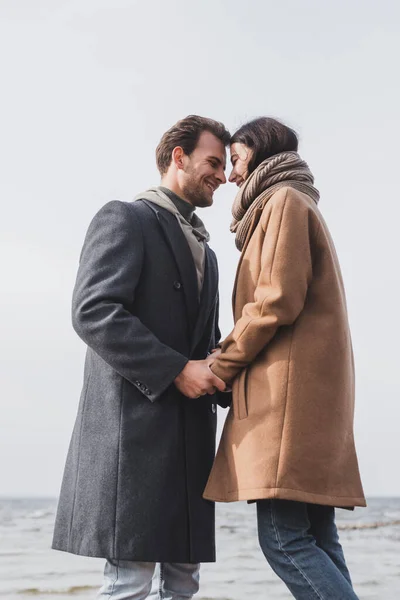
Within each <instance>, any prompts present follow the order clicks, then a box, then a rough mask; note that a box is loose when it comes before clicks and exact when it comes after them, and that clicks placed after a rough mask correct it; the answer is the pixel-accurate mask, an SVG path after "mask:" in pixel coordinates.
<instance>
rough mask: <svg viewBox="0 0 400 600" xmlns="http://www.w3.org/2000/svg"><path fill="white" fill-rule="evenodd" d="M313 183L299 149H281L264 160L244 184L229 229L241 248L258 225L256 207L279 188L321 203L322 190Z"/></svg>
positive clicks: (264, 202)
mask: <svg viewBox="0 0 400 600" xmlns="http://www.w3.org/2000/svg"><path fill="white" fill-rule="evenodd" d="M313 184H314V177H313V174H312V173H311V171H310V169H309V167H308V165H307V163H306V162H305V161H304V160H302V159H301V158H300V156H299V155H298V154H297V152H281V153H280V154H275V155H274V156H271V157H270V158H267V159H266V160H264V161H263V162H262V163H261V164H260V165H259V166H258V167H257V168H256V169H255V170H254V171H253V172H252V173H251V175H249V177H248V178H247V179H246V181H245V182H244V183H243V185H242V186H241V188H240V189H239V192H238V194H237V196H236V198H235V201H234V203H233V207H232V215H233V221H232V223H231V228H230V229H231V231H232V233H235V234H236V239H235V243H236V247H237V248H238V250H240V251H242V249H243V247H244V246H245V245H246V242H247V241H248V239H250V237H251V234H252V233H253V231H254V229H255V227H256V225H257V222H258V221H257V219H256V217H257V215H258V216H260V212H259V211H258V210H257V209H263V208H264V206H265V205H266V203H267V202H268V200H270V198H271V197H272V196H273V195H274V194H275V192H276V191H277V190H279V189H280V188H282V187H292V188H295V189H296V190H298V191H299V192H303V193H304V194H307V195H308V196H310V197H311V198H312V199H313V200H314V202H315V203H318V201H319V192H318V190H317V189H316V188H315V187H314V185H313Z"/></svg>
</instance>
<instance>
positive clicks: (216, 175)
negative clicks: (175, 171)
mask: <svg viewBox="0 0 400 600" xmlns="http://www.w3.org/2000/svg"><path fill="white" fill-rule="evenodd" d="M225 168H226V151H225V146H224V145H223V143H222V142H221V140H219V139H218V138H216V137H215V135H213V134H212V133H210V132H209V131H203V133H201V135H200V137H199V141H198V143H197V146H196V148H195V149H194V150H193V152H192V154H191V155H190V156H187V155H186V154H185V155H184V156H183V169H182V171H181V172H180V177H181V182H180V187H181V189H182V192H183V193H184V196H185V198H186V199H187V200H188V201H189V202H190V203H191V204H193V206H199V207H204V206H211V205H212V203H213V195H214V192H215V190H216V189H217V188H218V187H219V186H220V185H221V184H222V183H226V177H225V172H224V171H225Z"/></svg>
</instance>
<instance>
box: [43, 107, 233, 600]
mask: <svg viewBox="0 0 400 600" xmlns="http://www.w3.org/2000/svg"><path fill="white" fill-rule="evenodd" d="M228 142H229V133H228V132H227V130H226V129H225V127H224V126H223V125H222V124H221V123H218V122H216V121H213V120H211V119H205V118H202V117H198V116H189V117H187V118H185V119H183V120H181V121H179V122H178V123H177V124H176V125H175V126H173V127H172V128H171V129H170V130H169V131H167V132H166V133H165V134H164V135H163V137H162V139H161V141H160V143H159V146H158V148H157V151H156V159H157V166H158V169H159V171H160V173H161V178H162V180H161V183H162V186H161V187H158V188H152V189H150V190H148V191H147V192H145V193H143V194H140V195H139V196H138V197H137V198H136V199H135V201H134V202H132V203H125V202H118V201H113V202H110V203H108V204H106V205H105V206H104V207H103V208H102V209H101V210H100V211H99V212H98V213H97V215H96V216H95V217H94V219H93V221H92V223H91V225H90V227H89V230H88V233H87V235H86V239H85V243H84V246H83V250H82V254H81V260H80V266H79V271H78V276H77V281H76V285H75V290H74V295H73V310H72V314H73V325H74V328H75V330H76V332H77V333H78V335H79V336H80V337H81V338H82V339H83V340H84V342H85V343H86V344H87V346H88V350H87V356H86V363H85V374H84V386H83V391H82V396H81V401H80V405H79V409H78V415H77V420H76V424H75V428H74V432H73V435H72V440H71V445H70V449H69V453H68V457H67V463H66V468H65V473H64V479H63V484H62V488H61V495H60V500H59V506H58V512H57V518H56V524H55V532H54V540H53V548H55V549H58V550H64V551H67V552H72V553H74V554H81V555H85V556H98V557H104V558H106V559H107V562H106V567H105V579H104V585H103V587H102V589H101V591H100V593H99V598H116V599H118V600H123V599H128V598H129V599H133V598H134V599H136V600H141V599H143V598H147V597H149V594H151V596H152V597H155V596H157V597H158V598H160V597H161V598H166V599H167V598H168V599H171V600H172V599H174V600H177V599H180V598H191V597H192V596H193V594H194V593H195V592H196V591H197V590H198V579H199V563H200V562H207V561H214V560H215V542H214V505H213V503H212V502H210V501H207V500H204V499H203V498H202V492H203V490H204V486H205V484H206V481H207V478H208V475H209V472H210V469H211V466H212V461H213V458H214V450H215V448H214V446H215V431H216V406H215V403H216V402H217V395H216V394H215V392H216V391H223V390H224V389H225V384H224V383H223V382H222V381H221V380H220V379H219V378H218V377H217V376H216V375H214V374H213V373H212V371H211V370H210V368H209V362H207V361H206V360H205V359H206V356H207V355H208V354H209V353H210V352H211V350H212V349H213V348H214V347H215V345H216V343H217V342H218V339H219V330H218V324H217V310H218V294H217V284H218V281H217V278H218V275H217V263H216V258H215V255H214V253H213V252H212V250H211V249H210V248H209V247H208V245H207V241H208V239H209V237H208V234H207V232H206V230H205V228H204V225H203V223H202V222H201V220H200V219H199V218H198V217H197V216H196V215H195V213H194V210H195V208H196V207H198V206H201V207H205V206H210V205H211V204H212V202H213V194H214V192H215V190H216V189H217V188H218V187H219V185H221V184H223V183H225V182H226V179H225V174H224V169H225V164H226V152H225V146H226V145H227V144H228ZM207 394H209V396H207ZM203 396H205V397H203ZM223 396H224V397H227V396H228V394H224V395H223ZM223 396H221V397H223ZM228 400H229V398H228ZM222 403H223V400H222ZM225 403H226V402H225ZM156 565H158V566H157V569H158V572H157V573H158V574H157V576H156V575H155V572H156Z"/></svg>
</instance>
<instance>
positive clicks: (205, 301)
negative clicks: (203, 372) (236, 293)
mask: <svg viewBox="0 0 400 600" xmlns="http://www.w3.org/2000/svg"><path fill="white" fill-rule="evenodd" d="M205 248H206V255H205V265H204V281H203V289H202V290H201V298H200V309H199V313H198V317H197V321H196V325H195V329H194V333H193V338H192V346H191V353H193V351H194V350H195V349H196V346H197V344H198V343H199V341H200V340H201V338H202V336H203V333H204V326H205V325H206V323H207V320H208V318H209V316H210V311H211V310H212V308H213V306H214V305H215V302H216V299H217V292H218V264H217V260H216V258H215V255H214V253H213V252H212V251H211V250H210V248H209V247H208V246H207V244H206V245H205Z"/></svg>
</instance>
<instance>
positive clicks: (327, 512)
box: [257, 500, 357, 600]
mask: <svg viewBox="0 0 400 600" xmlns="http://www.w3.org/2000/svg"><path fill="white" fill-rule="evenodd" d="M257 520H258V539H259V542H260V546H261V549H262V551H263V553H264V556H265V558H266V559H267V561H268V562H269V564H270V566H271V567H272V569H273V570H274V571H275V573H276V574H277V575H278V576H279V577H280V578H281V579H282V581H283V582H284V583H285V584H286V585H287V587H288V588H289V590H290V591H291V593H292V594H293V596H294V598H297V600H314V599H318V600H357V596H356V594H355V593H354V590H353V586H352V583H351V579H350V574H349V571H348V569H347V566H346V562H345V559H344V555H343V550H342V547H341V545H340V543H339V537H338V534H337V529H336V525H335V509H334V508H333V507H331V506H321V505H319V504H306V503H304V502H292V501H291V500H259V501H258V502H257Z"/></svg>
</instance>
